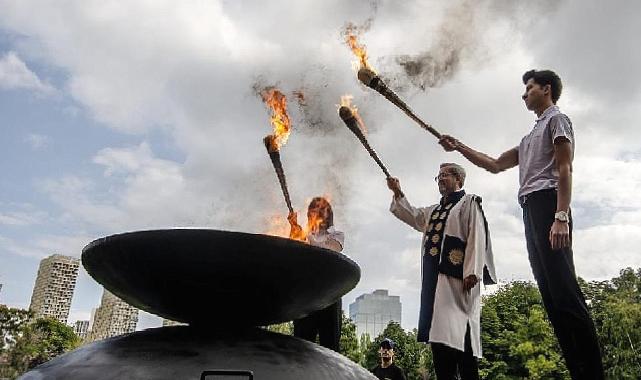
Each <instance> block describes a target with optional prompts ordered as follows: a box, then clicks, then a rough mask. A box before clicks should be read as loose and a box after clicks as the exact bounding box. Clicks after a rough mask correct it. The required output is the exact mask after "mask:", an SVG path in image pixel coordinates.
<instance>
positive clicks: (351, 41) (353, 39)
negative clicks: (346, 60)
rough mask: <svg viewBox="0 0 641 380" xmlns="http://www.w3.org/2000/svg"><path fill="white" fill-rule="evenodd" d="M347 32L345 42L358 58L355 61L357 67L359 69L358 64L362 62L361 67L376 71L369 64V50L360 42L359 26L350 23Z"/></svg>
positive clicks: (345, 32)
mask: <svg viewBox="0 0 641 380" xmlns="http://www.w3.org/2000/svg"><path fill="white" fill-rule="evenodd" d="M344 34H345V43H346V44H347V45H348V46H349V48H350V49H352V52H353V53H354V55H355V56H356V58H358V61H357V62H355V65H354V66H355V68H356V69H358V65H359V64H360V67H367V68H368V69H370V70H372V71H374V69H373V68H372V67H371V66H370V65H369V63H368V62H367V50H366V49H365V45H364V44H361V43H359V42H358V35H359V34H360V32H359V31H358V28H357V27H356V26H355V25H352V24H350V25H348V26H347V27H346V28H345V31H344Z"/></svg>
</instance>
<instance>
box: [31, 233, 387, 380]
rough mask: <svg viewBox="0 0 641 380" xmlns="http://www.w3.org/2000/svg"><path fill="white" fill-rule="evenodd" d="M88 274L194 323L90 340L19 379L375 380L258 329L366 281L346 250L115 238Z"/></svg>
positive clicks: (253, 239)
mask: <svg viewBox="0 0 641 380" xmlns="http://www.w3.org/2000/svg"><path fill="white" fill-rule="evenodd" d="M82 262H83V265H84V266H85V268H86V269H87V272H89V274H90V275H91V276H92V277H93V278H94V279H96V281H98V282H99V283H101V284H103V285H104V287H105V288H106V289H107V290H109V291H111V292H112V293H114V294H116V295H118V296H119V297H121V298H122V299H124V300H125V301H127V302H129V303H130V304H132V305H134V306H136V307H138V308H140V309H142V310H145V311H148V312H151V313H154V314H158V315H160V316H163V317H166V318H169V319H173V320H178V321H183V322H187V323H189V324H190V326H185V327H162V328H156V329H149V330H145V331H139V332H135V333H132V334H128V335H124V336H119V337H114V338H110V339H106V340H103V341H99V342H94V343H92V344H89V345H86V346H83V347H80V348H79V349H77V350H75V351H72V352H70V353H67V354H65V355H62V356H60V357H57V358H55V359H53V360H51V361H50V362H47V363H45V364H43V365H41V366H39V367H37V368H35V369H34V370H32V371H30V372H28V373H27V374H25V375H24V376H23V377H21V379H24V380H27V379H29V380H30V379H67V380H74V379H95V380H103V379H131V380H139V379H140V380H142V379H145V380H146V379H159V380H160V379H172V380H173V379H194V380H196V379H203V380H214V379H216V380H222V379H225V380H240V379H250V378H253V379H256V380H261V379H269V380H271V379H279V380H289V379H297V380H299V379H309V380H315V379H319V380H320V379H323V380H326V379H375V377H373V375H371V374H370V373H369V372H368V371H366V370H365V369H363V368H362V367H360V366H358V365H357V364H355V363H353V362H351V361H350V360H349V359H347V358H345V357H344V356H342V355H339V354H337V353H335V352H333V351H331V350H328V349H325V348H323V347H320V346H318V345H316V344H313V343H309V342H306V341H303V340H300V339H298V338H294V337H291V336H286V335H282V334H276V333H270V332H267V331H264V330H262V329H260V328H256V327H255V326H261V325H266V324H270V323H278V322H283V321H288V320H292V319H296V318H300V317H302V316H304V315H307V314H309V313H310V312H312V311H315V310H318V309H321V308H324V307H326V306H328V305H330V304H332V303H334V302H335V301H336V300H338V299H339V298H340V297H341V296H342V295H344V294H345V293H347V292H348V291H350V290H351V289H353V288H354V286H356V284H357V283H358V280H359V278H360V269H359V267H358V265H356V263H354V262H353V261H352V260H351V259H349V258H348V257H347V256H345V255H343V254H340V253H336V252H333V251H330V250H326V249H322V248H317V247H312V246H309V245H307V244H303V243H300V242H296V241H292V240H289V239H283V238H277V237H272V236H265V235H257V234H247V233H240V232H228V231H217V230H207V229H170V230H156V231H139V232H131V233H125V234H119V235H113V236H108V237H105V238H101V239H98V240H95V241H93V242H91V243H90V244H88V245H87V246H86V247H85V248H84V249H83V253H82Z"/></svg>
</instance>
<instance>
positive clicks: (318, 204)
mask: <svg viewBox="0 0 641 380" xmlns="http://www.w3.org/2000/svg"><path fill="white" fill-rule="evenodd" d="M320 208H326V209H327V218H326V219H325V220H323V223H324V224H325V225H326V226H327V228H329V227H331V226H333V225H334V211H333V210H332V205H331V204H329V201H328V200H327V199H325V198H324V197H314V198H313V199H312V201H311V202H309V207H308V208H307V212H309V210H313V209H320Z"/></svg>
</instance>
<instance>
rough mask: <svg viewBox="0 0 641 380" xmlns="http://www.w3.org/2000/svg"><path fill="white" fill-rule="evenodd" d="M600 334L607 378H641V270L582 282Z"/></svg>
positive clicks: (624, 271) (628, 270) (625, 271)
mask: <svg viewBox="0 0 641 380" xmlns="http://www.w3.org/2000/svg"><path fill="white" fill-rule="evenodd" d="M580 285H581V287H582V288H583V291H584V292H585V294H586V296H587V299H588V305H589V307H590V311H591V313H592V316H593V318H594V324H595V326H596V329H597V334H598V335H599V341H600V342H599V343H600V345H601V352H602V356H603V367H604V369H605V374H606V378H608V379H617V380H618V379H641V269H638V270H637V271H636V272H635V271H634V270H633V269H632V268H626V269H623V270H621V272H620V273H619V277H615V278H613V279H612V280H611V281H600V282H596V281H595V282H590V283H586V282H585V281H580Z"/></svg>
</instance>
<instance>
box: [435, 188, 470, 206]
mask: <svg viewBox="0 0 641 380" xmlns="http://www.w3.org/2000/svg"><path fill="white" fill-rule="evenodd" d="M464 195H465V190H463V189H461V190H459V191H455V192H453V193H451V194H449V195H447V196H446V197H441V204H442V205H446V204H448V203H456V202H458V201H460V200H461V198H463V196H464Z"/></svg>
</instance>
